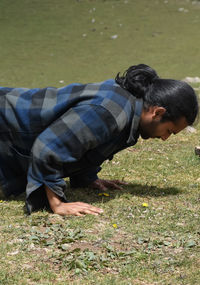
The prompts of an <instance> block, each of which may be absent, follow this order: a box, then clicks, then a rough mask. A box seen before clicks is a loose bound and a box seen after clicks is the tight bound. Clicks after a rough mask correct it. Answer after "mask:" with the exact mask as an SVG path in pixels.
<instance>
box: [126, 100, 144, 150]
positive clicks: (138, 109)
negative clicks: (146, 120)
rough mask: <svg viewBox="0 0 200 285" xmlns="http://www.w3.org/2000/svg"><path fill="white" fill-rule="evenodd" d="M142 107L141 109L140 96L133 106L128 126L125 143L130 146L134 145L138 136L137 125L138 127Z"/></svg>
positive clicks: (141, 101)
mask: <svg viewBox="0 0 200 285" xmlns="http://www.w3.org/2000/svg"><path fill="white" fill-rule="evenodd" d="M142 109H143V99H141V98H140V99H136V100H135V107H134V116H133V119H132V123H131V128H130V135H129V138H128V140H127V144H128V145H130V146H131V145H134V144H135V143H136V142H137V139H138V137H139V132H138V127H139V122H140V117H141V114H142Z"/></svg>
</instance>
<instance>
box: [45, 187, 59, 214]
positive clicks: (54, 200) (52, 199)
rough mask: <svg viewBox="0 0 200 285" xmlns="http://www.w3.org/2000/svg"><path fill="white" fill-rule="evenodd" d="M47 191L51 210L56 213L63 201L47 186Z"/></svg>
mask: <svg viewBox="0 0 200 285" xmlns="http://www.w3.org/2000/svg"><path fill="white" fill-rule="evenodd" d="M45 191H46V195H47V199H48V201H49V206H50V208H51V210H52V211H53V212H54V213H56V211H57V209H58V208H59V207H60V206H61V204H62V201H61V198H60V197H59V196H58V195H56V194H55V193H54V192H53V191H52V190H51V189H50V188H49V187H48V186H46V185H45Z"/></svg>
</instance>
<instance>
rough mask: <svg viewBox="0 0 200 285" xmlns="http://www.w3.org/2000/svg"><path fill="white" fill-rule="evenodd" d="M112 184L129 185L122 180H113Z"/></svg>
mask: <svg viewBox="0 0 200 285" xmlns="http://www.w3.org/2000/svg"><path fill="white" fill-rule="evenodd" d="M111 182H114V183H116V184H120V185H128V182H125V181H121V180H111Z"/></svg>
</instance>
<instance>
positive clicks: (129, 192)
mask: <svg viewBox="0 0 200 285" xmlns="http://www.w3.org/2000/svg"><path fill="white" fill-rule="evenodd" d="M104 192H105V193H106V194H107V196H105V195H104ZM104 192H103V191H100V190H97V189H90V188H77V189H74V188H69V187H68V190H67V191H66V193H65V194H66V197H67V199H68V201H69V202H76V201H81V202H85V203H89V204H91V203H95V202H97V203H98V202H101V203H106V202H108V201H109V200H111V199H115V198H116V197H120V196H124V198H127V196H129V197H131V196H141V197H164V196H171V195H178V194H180V193H182V190H181V189H179V188H176V187H162V188H161V187H158V186H148V185H141V184H133V183H129V184H128V185H127V186H123V189H122V190H115V189H109V190H107V191H104ZM25 199H26V195H25V193H22V194H20V195H19V196H17V197H14V196H10V197H8V198H5V197H3V194H2V193H1V192H0V200H4V201H7V202H9V201H10V202H11V201H25ZM46 210H48V209H46ZM24 212H25V213H26V212H27V211H26V207H24Z"/></svg>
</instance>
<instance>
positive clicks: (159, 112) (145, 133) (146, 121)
mask: <svg viewBox="0 0 200 285" xmlns="http://www.w3.org/2000/svg"><path fill="white" fill-rule="evenodd" d="M164 113H165V109H164V108H162V107H158V106H154V107H150V108H149V110H148V111H143V113H142V116H141V120H140V125H139V130H140V134H141V137H142V138H143V139H149V138H160V139H162V140H166V139H168V137H169V136H170V135H171V134H177V133H179V132H180V131H182V130H183V129H184V128H186V127H187V126H188V123H187V121H186V119H185V118H184V117H182V118H180V119H179V120H177V121H176V122H172V121H165V122H162V116H163V115H164Z"/></svg>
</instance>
